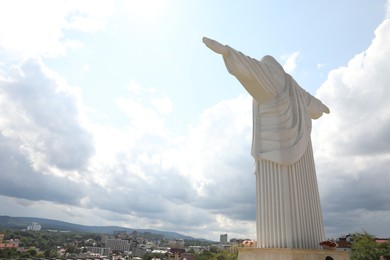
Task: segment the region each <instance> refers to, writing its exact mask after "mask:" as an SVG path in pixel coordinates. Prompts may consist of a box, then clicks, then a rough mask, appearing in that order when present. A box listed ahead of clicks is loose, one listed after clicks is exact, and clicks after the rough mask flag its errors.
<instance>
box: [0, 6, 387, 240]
mask: <svg viewBox="0 0 390 260" xmlns="http://www.w3.org/2000/svg"><path fill="white" fill-rule="evenodd" d="M203 36H207V37H209V38H212V39H215V40H217V41H219V42H221V43H223V44H228V45H229V46H231V47H233V48H235V49H237V50H240V51H241V52H243V53H245V54H247V55H249V56H251V57H253V58H261V57H262V56H264V55H272V56H274V57H275V58H276V59H277V60H278V61H279V62H280V63H281V64H282V65H283V66H284V68H285V70H286V71H287V72H288V73H290V74H291V75H292V76H293V77H294V78H295V79H296V81H297V82H298V83H299V84H300V85H301V86H302V87H303V88H304V89H306V90H307V91H308V92H309V93H311V94H312V95H314V96H316V97H317V98H319V99H320V100H321V101H322V102H323V103H324V104H326V105H327V106H328V107H329V108H330V111H331V113H330V114H329V115H324V116H323V117H321V118H320V119H318V120H315V121H313V129H312V135H311V136H312V143H313V150H314V157H315V162H316V170H317V179H318V185H319V191H320V197H321V205H322V211H323V218H324V226H325V233H326V237H329V238H331V237H339V236H342V235H345V234H348V233H354V232H363V231H366V232H369V233H371V234H373V235H375V236H377V237H390V190H389V183H390V174H389V165H390V123H389V122H390V102H389V97H390V85H389V82H390V73H389V72H390V62H389V61H390V8H389V1H385V0H375V1H372V0H361V1H354V0H331V1H310V0H302V1H294V2H293V1H287V0H280V1H254V0H253V1H249V0H244V1H239V2H236V1H223V0H215V1H208V0H196V1H195V0H188V1H179V0H160V1H158V0H155V1H154V0H143V1H136V0H128V1H125V0H123V1H121V0H114V1H87V0H86V1H60V0H58V1H52V0H47V1H41V0H37V1H28V0H27V1H21V0H14V1H5V0H0V131H1V132H0V215H9V216H29V217H42V218H51V219H57V220H62V221H67V222H71V223H77V224H84V225H99V226H104V225H118V226H123V227H129V228H150V229H157V230H166V231H176V232H179V233H181V234H184V235H189V236H193V237H200V238H206V239H210V240H214V241H218V240H219V236H220V234H225V233H226V234H228V239H230V238H250V239H255V233H256V230H255V218H256V216H255V203H256V202H255V176H254V174H253V170H254V169H253V163H254V160H253V158H252V157H251V156H250V146H251V138H252V111H251V104H252V103H251V97H250V96H249V94H248V93H247V92H246V91H245V89H244V88H243V87H242V86H241V85H240V84H239V82H238V81H237V80H236V79H235V78H234V77H233V76H231V75H230V74H229V73H228V72H227V70H226V68H225V65H224V63H223V60H222V58H221V57H220V56H219V55H217V54H216V53H214V52H212V51H210V50H209V49H208V48H207V47H206V46H205V45H204V44H203V43H202V37H203Z"/></svg>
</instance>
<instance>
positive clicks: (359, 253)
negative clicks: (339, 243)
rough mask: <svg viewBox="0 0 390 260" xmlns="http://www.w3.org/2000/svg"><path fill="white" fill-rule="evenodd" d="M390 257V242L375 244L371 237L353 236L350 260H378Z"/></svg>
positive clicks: (365, 233)
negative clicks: (382, 257)
mask: <svg viewBox="0 0 390 260" xmlns="http://www.w3.org/2000/svg"><path fill="white" fill-rule="evenodd" d="M389 255H390V241H387V242H385V243H377V242H376V241H375V237H374V236H373V235H370V234H368V233H367V232H364V233H356V234H354V235H353V243H352V254H351V260H366V259H380V257H381V256H389Z"/></svg>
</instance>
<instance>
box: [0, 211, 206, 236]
mask: <svg viewBox="0 0 390 260" xmlns="http://www.w3.org/2000/svg"><path fill="white" fill-rule="evenodd" d="M32 222H37V223H39V224H40V225H41V226H42V229H43V230H48V229H56V230H69V231H82V232H91V233H101V234H112V233H113V232H114V231H126V232H128V233H131V232H133V231H137V232H140V233H144V232H150V233H152V234H159V235H163V236H164V237H165V238H168V239H172V238H180V239H186V240H202V241H207V240H206V239H203V238H194V237H190V236H185V235H182V234H179V233H176V232H169V231H159V230H153V229H132V228H126V227H119V226H84V225H79V224H73V223H68V222H64V221H59V220H53V219H45V218H31V217H10V216H0V228H18V229H22V228H27V226H30V225H31V223H32Z"/></svg>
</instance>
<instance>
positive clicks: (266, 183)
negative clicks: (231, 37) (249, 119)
mask: <svg viewBox="0 0 390 260" xmlns="http://www.w3.org/2000/svg"><path fill="white" fill-rule="evenodd" d="M226 47H227V48H228V49H229V51H228V52H226V53H224V54H223V58H224V61H225V65H226V68H227V69H228V71H229V73H231V74H232V75H234V76H235V77H236V78H237V79H238V80H239V81H240V83H241V84H242V85H243V86H244V87H245V89H246V90H247V91H248V92H249V94H251V96H252V97H253V139H252V152H251V154H252V156H253V157H254V159H255V164H256V166H255V175H256V204H257V205H256V229H257V246H258V247H260V248H300V249H318V248H319V245H318V243H319V242H320V241H322V240H324V231H323V221H322V212H321V205H320V199H319V191H318V185H317V179H316V173H315V166H314V159H313V151H312V145H311V140H310V132H311V119H317V118H319V117H320V116H321V115H322V113H323V109H324V105H323V104H322V103H321V101H320V100H318V99H316V98H315V97H313V96H312V95H310V94H309V93H307V92H306V91H305V90H304V89H302V88H301V87H300V86H299V85H298V84H297V82H296V81H295V80H294V79H293V78H292V77H291V76H290V75H289V74H287V73H286V72H285V71H284V70H283V67H282V66H281V65H280V64H279V63H278V62H277V61H276V60H275V59H274V58H273V57H271V56H265V57H263V58H262V59H261V60H256V59H253V58H251V57H248V56H246V55H244V54H242V53H241V52H239V51H236V50H234V49H233V48H231V47H229V46H226Z"/></svg>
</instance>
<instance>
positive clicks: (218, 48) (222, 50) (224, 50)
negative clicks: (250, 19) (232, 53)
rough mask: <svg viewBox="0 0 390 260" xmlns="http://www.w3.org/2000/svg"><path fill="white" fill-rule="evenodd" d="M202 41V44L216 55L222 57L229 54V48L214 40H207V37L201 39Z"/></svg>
mask: <svg viewBox="0 0 390 260" xmlns="http://www.w3.org/2000/svg"><path fill="white" fill-rule="evenodd" d="M202 41H203V43H204V44H206V46H207V47H208V48H209V49H210V50H212V51H214V52H216V53H219V54H222V55H227V54H228V53H229V48H228V47H227V46H226V45H223V44H221V43H219V42H217V41H215V40H212V39H210V38H207V37H203V39H202Z"/></svg>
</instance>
